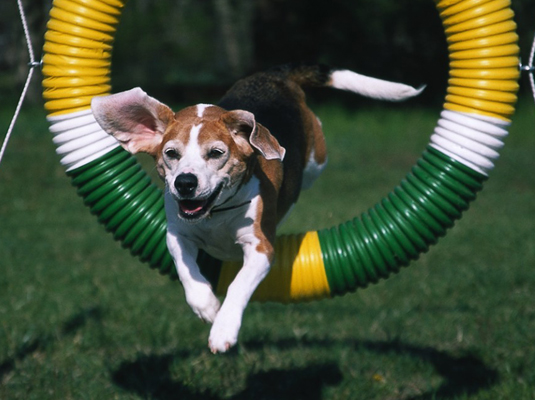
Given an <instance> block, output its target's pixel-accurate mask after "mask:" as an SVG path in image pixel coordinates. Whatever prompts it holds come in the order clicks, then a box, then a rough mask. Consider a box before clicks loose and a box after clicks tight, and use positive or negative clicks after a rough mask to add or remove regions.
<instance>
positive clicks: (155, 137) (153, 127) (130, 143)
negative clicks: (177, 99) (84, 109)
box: [91, 88, 174, 156]
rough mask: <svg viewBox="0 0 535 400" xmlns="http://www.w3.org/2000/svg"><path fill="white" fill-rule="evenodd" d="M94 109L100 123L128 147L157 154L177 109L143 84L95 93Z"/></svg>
mask: <svg viewBox="0 0 535 400" xmlns="http://www.w3.org/2000/svg"><path fill="white" fill-rule="evenodd" d="M91 110H92V111H93V115H94V116H95V119H96V120H97V122H98V123H99V125H100V126H101V127H102V129H104V130H105V131H106V132H107V133H109V134H110V135H112V136H114V137H115V138H116V139H117V140H118V141H119V142H120V143H121V146H123V147H124V148H125V149H126V150H127V151H129V152H130V153H132V154H135V153H138V152H144V153H149V154H151V155H152V156H155V155H156V152H157V151H158V147H159V145H160V143H161V142H162V139H163V134H164V132H165V129H166V128H167V126H168V125H169V124H170V123H171V122H172V121H173V119H174V113H173V111H172V110H171V109H170V108H169V107H167V106H166V105H165V104H163V103H160V102H159V101H158V100H156V99H154V98H152V97H150V96H149V95H147V93H145V92H144V91H143V90H141V89H140V88H135V89H131V90H127V91H125V92H121V93H117V94H112V95H110V96H103V97H94V98H93V100H92V101H91Z"/></svg>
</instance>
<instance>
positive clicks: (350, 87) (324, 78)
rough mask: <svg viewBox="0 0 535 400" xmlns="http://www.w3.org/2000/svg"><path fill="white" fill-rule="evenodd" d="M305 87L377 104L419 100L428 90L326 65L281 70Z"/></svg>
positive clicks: (283, 68)
mask: <svg viewBox="0 0 535 400" xmlns="http://www.w3.org/2000/svg"><path fill="white" fill-rule="evenodd" d="M279 71H280V72H284V73H286V74H287V76H288V77H289V78H290V79H292V80H293V81H294V82H296V83H297V84H299V85H300V86H302V87H306V86H326V87H332V88H335V89H341V90H347V91H350V92H354V93H357V94H360V95H362V96H366V97H370V98H372V99H378V100H388V101H403V100H406V99H410V98H411V97H414V96H418V95H419V94H420V93H421V92H422V91H423V90H424V89H425V86H421V87H419V88H413V87H412V86H408V85H404V84H402V83H396V82H390V81H385V80H382V79H377V78H372V77H369V76H365V75H361V74H357V73H356V72H353V71H349V70H347V69H334V68H331V67H329V66H326V65H308V64H298V65H285V66H282V67H279Z"/></svg>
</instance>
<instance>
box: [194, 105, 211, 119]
mask: <svg viewBox="0 0 535 400" xmlns="http://www.w3.org/2000/svg"><path fill="white" fill-rule="evenodd" d="M208 107H211V105H210V104H197V117H199V118H202V116H203V115H204V111H205V110H206V109H207V108H208Z"/></svg>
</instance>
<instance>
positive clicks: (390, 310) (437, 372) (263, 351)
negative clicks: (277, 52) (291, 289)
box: [0, 100, 535, 400]
mask: <svg viewBox="0 0 535 400" xmlns="http://www.w3.org/2000/svg"><path fill="white" fill-rule="evenodd" d="M533 107H534V106H533V104H532V102H531V103H530V102H529V101H528V100H526V101H525V102H523V103H521V104H520V107H519V110H518V112H517V114H516V115H515V117H514V124H513V126H512V128H511V135H510V137H509V138H508V139H507V141H506V146H505V148H504V150H503V152H502V156H501V158H500V160H499V161H498V163H497V168H496V170H495V171H493V172H492V174H491V178H490V179H489V181H488V182H486V184H485V188H484V190H483V192H481V193H480V194H479V196H478V199H477V200H476V201H475V202H474V203H473V205H472V207H471V209H470V210H469V211H468V212H467V213H466V215H465V216H464V217H463V218H462V219H461V220H460V221H458V222H457V223H456V226H455V227H454V228H453V229H452V230H451V231H450V232H449V233H448V234H447V236H446V237H444V238H443V239H442V240H441V241H440V242H439V244H438V245H436V246H434V247H432V248H431V249H430V251H429V252H428V253H427V254H425V255H422V257H421V258H420V259H419V260H418V261H416V262H414V263H412V265H411V266H410V267H409V268H406V269H404V270H403V271H402V272H401V273H400V274H399V275H394V276H392V277H390V278H389V279H388V280H385V281H381V282H380V283H379V284H377V285H373V286H370V287H368V288H367V289H365V290H359V291H357V292H356V293H353V294H348V295H346V296H343V297H338V298H334V299H330V300H323V301H320V302H314V303H308V304H294V305H280V304H273V303H266V304H261V303H252V304H251V305H250V306H249V307H248V309H247V312H246V314H245V319H244V323H243V327H242V330H241V336H240V342H239V345H238V347H237V349H236V350H235V351H233V352H231V353H230V354H227V355H217V356H214V355H212V354H211V353H210V352H209V350H208V348H207V343H206V342H207V336H208V331H209V326H207V325H204V324H203V323H201V322H200V321H199V320H197V319H196V317H195V316H194V315H193V313H192V312H191V311H190V310H189V309H188V307H187V305H186V304H185V301H184V298H183V294H182V289H181V287H180V285H179V284H178V283H177V282H172V281H170V280H169V279H168V278H167V277H165V276H163V277H162V276H160V275H159V274H158V273H157V272H155V271H152V270H150V269H149V268H148V267H147V266H146V265H145V264H142V263H140V262H139V261H138V260H137V259H135V258H133V257H131V256H130V255H129V253H128V252H127V251H125V250H123V249H121V246H120V245H119V244H118V243H116V242H114V241H113V239H112V237H111V235H109V234H108V233H106V232H105V230H104V228H103V227H102V226H100V225H99V224H98V223H97V221H96V219H95V218H94V217H93V216H91V215H90V214H89V212H88V210H87V209H86V208H85V207H84V206H83V204H82V202H81V200H80V198H79V197H78V196H77V195H76V193H75V190H74V188H73V187H72V186H71V185H70V182H69V179H68V178H67V177H66V176H65V173H64V171H63V168H62V167H61V166H60V165H59V162H58V160H59V158H58V157H57V156H56V155H55V152H54V148H53V145H52V142H51V134H49V133H48V128H47V123H46V121H45V116H44V112H43V111H42V110H41V109H40V108H36V109H31V107H29V108H26V109H25V111H24V112H23V114H22V116H21V118H20V120H19V121H18V124H17V128H16V131H15V133H14V137H13V139H12V141H11V143H10V146H9V147H8V150H7V155H6V157H5V160H4V162H3V164H2V165H0V399H6V400H7V399H25V400H26V399H28V400H29V399H158V400H166V399H184V400H189V399H207V400H219V399H255V400H262V399H273V400H275V399H277V400H285V399H292V400H296V399H303V400H305V399H306V400H320V399H322V400H331V399H332V400H334V399H337V400H349V399H533V398H535V333H534V332H535V300H534V298H533V293H534V292H535V271H534V267H535V236H534V232H535V201H534V200H533V199H534V198H535V185H534V176H533V171H535V161H534V160H535V158H534V150H535V135H534V134H533V133H534V129H533V127H534V126H535V117H534V114H535V113H534V112H533ZM316 110H317V113H318V115H319V116H320V117H321V119H322V121H323V125H324V128H325V131H326V136H327V141H328V146H329V151H330V161H329V163H330V164H329V167H328V168H327V171H326V172H325V174H324V175H323V176H322V177H321V178H320V180H319V181H318V182H317V183H316V186H315V187H314V188H312V189H311V190H310V191H308V192H306V193H304V194H303V196H302V199H301V201H300V203H299V205H298V207H296V209H295V211H294V214H293V215H292V216H291V218H290V219H289V220H288V221H287V223H286V225H285V226H284V227H283V232H285V233H289V232H303V231H307V230H316V229H320V228H325V227H330V226H334V225H338V224H339V223H341V222H344V221H346V220H348V219H350V218H353V217H355V216H357V215H359V214H360V213H361V212H363V211H365V210H366V209H368V208H369V207H371V206H373V205H374V204H375V203H376V202H377V201H379V200H380V199H381V198H382V197H383V196H384V195H386V194H387V193H388V192H389V191H390V190H392V189H393V188H394V186H395V185H397V184H398V183H399V181H400V180H401V179H402V178H403V177H404V176H405V174H406V173H407V172H408V171H409V169H410V167H411V166H412V165H413V164H414V162H415V161H416V159H417V158H418V157H419V155H420V154H421V152H422V150H423V149H424V147H425V145H426V143H427V142H428V138H429V135H430V133H431V131H432V129H433V127H434V125H435V123H436V119H437V116H438V113H439V109H438V108H437V109H433V108H429V109H424V108H416V107H413V108H410V107H407V106H394V107H387V108H382V107H378V106H373V107H371V108H364V109H362V110H357V111H349V110H348V109H347V108H344V107H338V106H334V105H325V104H324V105H322V106H320V107H318V108H316ZM11 113H12V108H10V107H3V108H2V110H1V111H0V127H2V129H4V128H3V127H6V126H7V125H8V122H9V119H10V118H11ZM2 135H3V133H2Z"/></svg>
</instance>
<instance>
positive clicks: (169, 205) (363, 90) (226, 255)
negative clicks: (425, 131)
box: [92, 65, 422, 353]
mask: <svg viewBox="0 0 535 400" xmlns="http://www.w3.org/2000/svg"><path fill="white" fill-rule="evenodd" d="M306 86H324V87H332V88H337V89H343V90H349V91H352V92H355V93H358V94H361V95H364V96H367V97H371V98H375V99H382V100H390V101H399V100H404V99H407V98H410V97H413V96H416V95H418V94H419V93H420V92H421V90H422V88H421V89H414V88H412V87H410V86H407V85H403V84H399V83H393V82H388V81H383V80H379V79H375V78H370V77H366V76H363V75H360V74H357V73H355V72H352V71H349V70H339V69H331V68H329V67H326V66H318V65H285V66H281V67H277V68H274V69H271V70H268V71H265V72H261V73H257V74H254V75H252V76H250V77H248V78H245V79H242V80H240V81H238V82H237V83H236V84H234V86H232V88H231V89H230V90H229V91H228V92H227V93H226V94H225V95H224V96H223V98H222V99H221V100H220V102H219V103H218V104H217V105H212V104H197V105H194V106H191V107H187V108H185V109H183V110H180V111H178V112H176V113H175V112H173V111H172V110H171V109H170V108H169V107H168V106H166V105H164V104H162V103H161V102H159V101H158V100H156V99H154V98H152V97H150V96H148V95H147V94H146V93H145V92H143V91H142V90H141V89H139V88H135V89H132V90H129V91H125V92H121V93H117V94H113V95H110V96H104V97H96V98H94V99H93V101H92V111H93V114H94V116H95V118H96V120H97V121H98V123H99V124H100V126H101V127H102V128H103V129H104V130H105V131H106V132H107V133H109V134H110V135H113V136H114V137H115V138H116V139H117V140H118V141H119V143H120V144H121V145H122V146H123V147H124V148H125V149H126V150H127V151H129V152H130V153H138V152H145V153H148V154H150V155H152V156H153V157H154V159H155V161H156V166H157V171H158V173H159V175H160V176H161V178H162V179H163V180H164V181H165V211H166V217H167V224H168V226H167V246H168V248H169V251H170V253H171V255H172V257H173V260H174V263H175V265H176V269H177V272H178V276H179V279H180V281H181V282H182V285H183V287H184V291H185V297H186V301H187V303H188V304H189V306H190V307H191V308H192V309H193V311H194V313H195V314H196V315H197V316H198V317H199V318H201V319H202V320H203V321H206V322H209V323H212V327H211V331H210V336H209V342H208V343H209V344H208V345H209V347H210V349H211V351H212V352H213V353H218V352H221V353H223V352H226V351H227V350H229V349H230V348H231V347H232V346H233V345H235V344H236V342H237V340H238V333H239V330H240V326H241V321H242V315H243V312H244V310H245V307H246V306H247V303H248V302H249V299H250V297H251V295H252V294H253V292H254V291H255V289H256V287H257V286H258V284H259V283H260V282H261V281H262V280H263V279H264V277H265V276H266V275H267V274H268V272H269V269H270V266H271V264H272V262H273V260H274V243H275V236H276V228H277V225H278V224H279V222H280V221H281V220H282V219H283V217H284V216H285V215H286V214H287V213H288V211H289V210H290V208H291V207H292V205H293V204H294V203H295V202H296V201H297V198H298V197H299V193H300V191H301V189H305V188H308V187H310V185H311V184H312V182H313V181H314V180H315V179H316V178H317V177H318V176H319V175H320V173H321V172H322V171H323V169H324V168H325V165H326V162H327V151H326V148H325V139H324V136H323V132H322V127H321V123H320V121H319V119H318V118H317V117H316V116H315V115H314V113H313V112H312V111H311V110H310V109H309V108H308V107H307V104H306V101H305V93H304V91H303V87H306ZM199 249H202V250H204V251H206V252H207V253H208V254H210V255H212V256H213V257H216V258H218V259H221V260H240V261H242V262H243V266H242V268H241V269H240V271H239V273H238V274H237V276H236V278H235V279H234V281H233V282H232V283H231V284H230V286H229V288H228V292H227V295H226V298H225V299H224V301H223V303H222V304H221V303H220V301H219V300H218V298H217V297H216V296H215V294H214V292H213V290H212V287H211V286H210V284H209V282H208V281H207V280H206V278H205V277H204V276H203V275H202V274H201V272H200V270H199V267H198V265H197V263H196V259H197V254H198V251H199Z"/></svg>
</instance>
